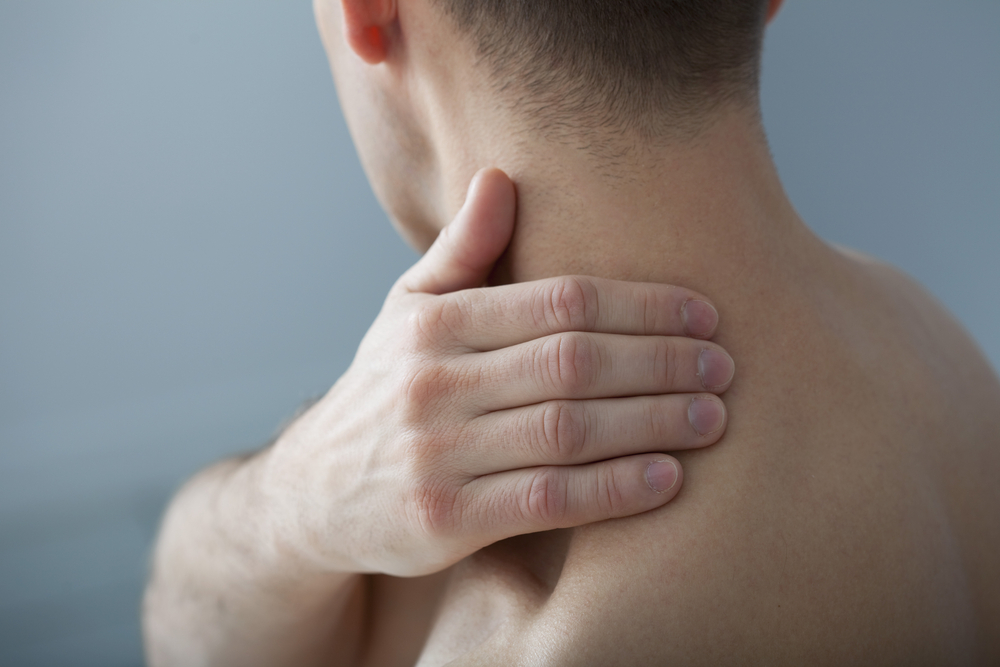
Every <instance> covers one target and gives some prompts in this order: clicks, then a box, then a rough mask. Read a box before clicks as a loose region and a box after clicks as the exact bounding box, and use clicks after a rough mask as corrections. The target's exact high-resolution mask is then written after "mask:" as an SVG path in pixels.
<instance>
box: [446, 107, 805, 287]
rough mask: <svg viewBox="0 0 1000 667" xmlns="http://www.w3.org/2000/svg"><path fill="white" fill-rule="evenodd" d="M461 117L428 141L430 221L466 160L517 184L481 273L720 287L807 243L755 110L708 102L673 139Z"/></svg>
mask: <svg viewBox="0 0 1000 667" xmlns="http://www.w3.org/2000/svg"><path fill="white" fill-rule="evenodd" d="M495 108H498V107H495ZM463 115H464V114H463ZM467 117H473V118H476V119H478V120H475V121H473V122H470V123H465V124H460V123H457V122H455V121H456V119H455V118H454V117H452V118H451V119H450V120H451V122H450V123H449V124H448V128H449V129H448V135H449V136H448V138H445V139H443V140H441V141H439V142H437V143H438V145H440V146H445V147H450V148H446V149H445V150H441V151H439V164H440V166H441V175H440V176H441V179H442V187H441V188H440V192H441V193H442V198H443V199H444V200H445V201H444V202H442V204H443V205H442V210H443V211H444V215H443V216H442V220H443V221H446V220H447V219H450V216H449V214H451V213H452V212H453V211H457V209H458V207H459V206H460V204H461V202H462V201H463V199H464V195H465V188H466V187H467V183H468V180H469V178H471V174H473V173H475V171H477V170H478V169H480V168H482V167H487V166H496V167H499V168H500V169H503V170H504V171H505V172H507V174H508V175H509V176H510V177H511V179H512V180H513V181H514V183H515V185H516V186H517V189H518V217H517V226H516V231H515V235H514V239H513V241H512V243H511V246H510V248H509V249H508V252H507V253H506V255H505V256H504V258H503V259H502V260H501V263H500V265H498V267H497V270H496V271H495V272H494V275H493V277H492V282H495V283H504V282H523V281H527V280H534V279H538V278H544V277H549V276H554V275H565V274H584V275H596V276H601V277H608V278H615V279H621V280H641V281H656V282H665V283H672V284H682V285H685V286H688V287H692V288H694V289H700V290H712V291H718V290H730V289H731V288H732V287H733V285H734V284H735V283H736V282H737V281H742V282H746V280H747V278H748V273H749V274H750V275H753V276H754V278H763V277H764V276H763V273H762V272H763V271H765V270H767V271H773V270H774V269H775V268H777V267H778V266H779V265H781V266H783V265H782V259H781V258H794V257H796V256H799V255H801V254H802V253H803V251H804V249H805V248H806V247H809V248H811V249H813V250H816V249H817V247H816V246H817V245H818V244H817V242H816V239H815V238H814V237H812V235H811V234H810V233H809V232H808V230H807V229H806V228H805V226H804V225H803V224H802V223H801V221H800V220H799V218H798V216H797V214H796V213H795V211H794V209H793V208H792V206H791V204H790V202H789V201H788V199H787V197H786V195H785V193H784V190H783V188H782V186H781V183H780V181H779V179H778V176H777V173H776V170H775V167H774V164H773V161H772V160H771V156H770V153H769V151H768V147H767V144H766V140H765V138H764V136H763V130H762V129H761V127H760V124H759V120H758V118H757V116H756V114H755V113H752V112H748V111H746V110H743V109H731V110H728V111H720V112H719V114H718V115H717V116H716V117H715V118H713V120H712V122H711V123H708V124H706V125H705V126H704V127H703V128H702V129H701V130H700V131H699V132H698V133H697V134H696V135H694V136H692V137H687V138H684V139H678V140H676V141H673V140H669V141H666V140H665V141H662V142H659V143H656V144H652V143H650V144H646V145H640V144H639V143H638V142H633V143H627V140H626V139H624V138H623V137H622V136H620V135H619V136H618V137H613V138H611V139H608V140H606V141H601V142H600V145H601V146H602V150H592V148H591V147H590V146H591V145H593V143H595V142H593V141H588V139H587V137H586V136H585V135H581V136H580V137H575V138H574V137H571V138H569V139H567V137H565V136H563V137H559V138H557V139H550V138H546V137H545V136H542V135H540V133H539V132H537V131H536V130H533V129H530V128H523V127H518V125H517V123H516V122H513V121H511V120H510V119H509V118H499V119H498V118H495V117H494V118H489V120H488V121H484V120H483V119H485V118H488V117H489V114H487V113H485V112H484V113H474V114H469V115H468V116H467ZM498 128H503V130H502V131H501V130H498ZM453 137H461V139H460V140H456V139H454V138H453ZM574 139H576V140H574ZM614 141H617V142H618V143H617V144H615V143H613V142H614ZM615 146H617V149H615V148H614V147H615Z"/></svg>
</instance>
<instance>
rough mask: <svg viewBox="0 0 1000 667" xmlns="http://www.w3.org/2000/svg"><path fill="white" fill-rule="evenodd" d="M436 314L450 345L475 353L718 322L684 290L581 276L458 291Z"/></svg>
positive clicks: (705, 328) (710, 331) (700, 332)
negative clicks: (584, 334) (570, 336)
mask: <svg viewBox="0 0 1000 667" xmlns="http://www.w3.org/2000/svg"><path fill="white" fill-rule="evenodd" d="M441 316H442V317H443V318H446V319H448V320H449V327H450V331H452V332H453V333H454V335H455V337H456V340H457V342H458V343H460V344H461V345H464V346H465V347H467V348H469V349H471V350H476V351H487V350H497V349H500V348H503V347H509V346H511V345H516V344H517V343H523V342H525V341H528V340H533V339H535V338H540V337H542V336H548V335H551V334H555V333H561V332H565V331H593V332H601V333H616V334H631V335H659V336H691V337H694V338H702V339H708V338H711V337H712V336H713V335H714V334H715V330H716V327H717V326H718V323H719V314H718V311H716V309H715V307H714V306H713V305H712V304H711V303H710V302H709V300H708V299H707V298H706V297H704V296H702V295H701V294H699V293H697V292H694V291H692V290H689V289H684V288H681V287H673V286H671V285H661V284H658V283H630V282H623V281H619V280H606V279H602V278H592V277H589V276H561V277H559V278H549V279H546V280H538V281H534V282H530V283H520V284H516V285H503V286H500V287H491V288H485V289H477V290H466V291H462V292H458V293H456V294H452V295H449V296H448V297H447V299H446V302H445V303H443V304H442V305H441Z"/></svg>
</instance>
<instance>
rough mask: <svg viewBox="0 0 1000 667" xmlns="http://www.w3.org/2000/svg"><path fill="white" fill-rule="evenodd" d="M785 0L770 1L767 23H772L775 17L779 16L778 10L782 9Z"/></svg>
mask: <svg viewBox="0 0 1000 667" xmlns="http://www.w3.org/2000/svg"><path fill="white" fill-rule="evenodd" d="M784 1H785V0H770V2H768V5H767V22H768V23H770V22H771V21H772V20H773V19H774V17H775V16H776V15H777V14H778V10H780V9H781V5H783V4H784Z"/></svg>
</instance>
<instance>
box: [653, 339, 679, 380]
mask: <svg viewBox="0 0 1000 667" xmlns="http://www.w3.org/2000/svg"><path fill="white" fill-rule="evenodd" d="M677 357H678V350H677V346H676V345H674V344H672V343H671V342H670V341H669V340H668V339H666V338H661V339H658V340H657V341H656V349H655V351H654V353H653V372H654V373H656V375H655V377H658V378H663V381H664V382H666V386H667V387H676V386H678V384H677V383H678V380H679V379H680V375H679V371H680V369H679V366H678V359H677Z"/></svg>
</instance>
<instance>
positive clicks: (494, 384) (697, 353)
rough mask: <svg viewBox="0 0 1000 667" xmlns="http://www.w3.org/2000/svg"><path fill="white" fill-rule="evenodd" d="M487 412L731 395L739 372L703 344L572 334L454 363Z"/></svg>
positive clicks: (715, 348) (672, 339)
mask: <svg viewBox="0 0 1000 667" xmlns="http://www.w3.org/2000/svg"><path fill="white" fill-rule="evenodd" d="M451 363H452V364H455V365H456V366H457V367H458V370H456V374H457V375H459V376H462V377H465V378H473V382H475V387H474V389H475V391H474V395H475V396H476V402H477V403H478V407H479V409H481V410H483V411H484V412H485V411H488V412H491V411H495V410H503V409H506V408H513V407H518V406H523V405H533V404H535V403H542V402H544V401H550V400H557V399H589V398H615V397H623V396H648V395H654V394H681V393H685V394H686V393H696V392H703V391H707V392H710V393H713V394H718V393H722V392H724V391H725V390H726V389H728V388H729V385H730V383H731V382H732V379H733V375H734V373H735V370H736V365H735V363H734V362H733V359H732V357H730V356H729V355H728V354H727V353H726V352H725V351H724V350H723V349H722V348H721V347H719V346H718V345H716V344H715V343H711V342H708V341H700V340H694V339H691V338H680V337H676V336H675V337H667V336H618V335H614V334H600V333H596V334H595V333H580V332H570V333H562V334H555V335H553V336H547V337H545V338H540V339H538V340H533V341H529V342H527V343H521V344H520V345H515V346H513V347H508V348H504V349H502V350H495V351H493V352H480V353H477V354H466V355H461V356H459V357H456V358H455V359H454V360H453V361H452V362H451Z"/></svg>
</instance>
